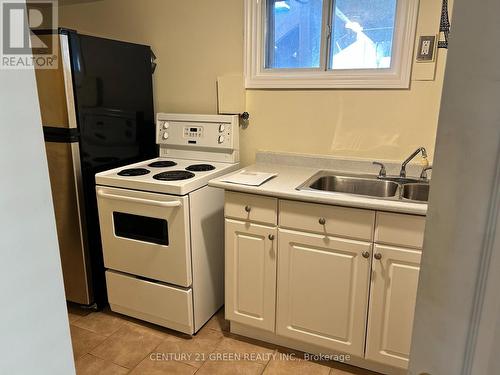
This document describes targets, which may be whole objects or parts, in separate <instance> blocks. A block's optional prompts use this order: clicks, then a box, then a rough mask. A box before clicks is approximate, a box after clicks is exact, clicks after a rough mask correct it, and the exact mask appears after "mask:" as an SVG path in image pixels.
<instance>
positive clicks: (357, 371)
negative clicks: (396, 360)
mask: <svg viewBox="0 0 500 375" xmlns="http://www.w3.org/2000/svg"><path fill="white" fill-rule="evenodd" d="M331 367H332V369H331V370H330V375H379V374H378V373H376V372H373V371H369V370H365V369H362V368H359V367H354V366H349V365H346V364H343V363H334V364H331Z"/></svg>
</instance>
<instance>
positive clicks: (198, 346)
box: [155, 328, 224, 367]
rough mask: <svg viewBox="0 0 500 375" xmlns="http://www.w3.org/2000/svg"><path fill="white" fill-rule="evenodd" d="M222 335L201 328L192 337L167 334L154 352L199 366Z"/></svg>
mask: <svg viewBox="0 0 500 375" xmlns="http://www.w3.org/2000/svg"><path fill="white" fill-rule="evenodd" d="M223 337H224V336H223V335H222V333H221V332H218V331H214V330H211V329H208V328H203V329H202V330H201V331H200V332H199V333H198V334H197V335H195V336H193V337H186V338H179V337H176V336H169V337H168V338H166V339H165V340H164V341H163V342H162V343H161V344H160V345H159V346H158V347H157V348H156V349H155V353H157V354H158V355H163V358H170V359H171V360H175V361H180V362H184V363H187V364H189V365H191V366H194V367H201V365H202V364H203V362H204V361H205V360H206V359H207V358H208V354H210V353H211V352H212V351H214V350H215V348H216V346H217V344H218V343H219V342H220V341H221V340H222V339H223Z"/></svg>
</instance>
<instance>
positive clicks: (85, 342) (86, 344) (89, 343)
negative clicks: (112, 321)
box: [70, 325, 106, 359]
mask: <svg viewBox="0 0 500 375" xmlns="http://www.w3.org/2000/svg"><path fill="white" fill-rule="evenodd" d="M70 331H71V343H72V345H73V356H74V358H75V359H77V358H80V357H82V356H83V355H85V354H87V353H88V352H90V351H91V350H92V349H94V348H95V347H96V346H98V345H99V344H101V343H102V342H103V341H104V340H105V339H106V337H105V336H102V335H99V334H97V333H94V332H91V331H88V330H86V329H83V328H80V327H75V326H73V325H70Z"/></svg>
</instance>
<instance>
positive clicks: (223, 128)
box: [219, 124, 226, 133]
mask: <svg viewBox="0 0 500 375" xmlns="http://www.w3.org/2000/svg"><path fill="white" fill-rule="evenodd" d="M224 130H226V127H225V126H224V124H220V125H219V132H220V133H222V132H223V131H224Z"/></svg>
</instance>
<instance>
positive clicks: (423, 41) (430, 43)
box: [417, 35, 436, 62]
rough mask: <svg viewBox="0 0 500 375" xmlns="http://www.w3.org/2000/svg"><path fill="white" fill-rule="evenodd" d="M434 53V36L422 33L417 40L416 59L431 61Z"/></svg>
mask: <svg viewBox="0 0 500 375" xmlns="http://www.w3.org/2000/svg"><path fill="white" fill-rule="evenodd" d="M435 54H436V36H435V35H422V36H420V38H419V41H418V50H417V61H419V62H432V61H434V58H435Z"/></svg>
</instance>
